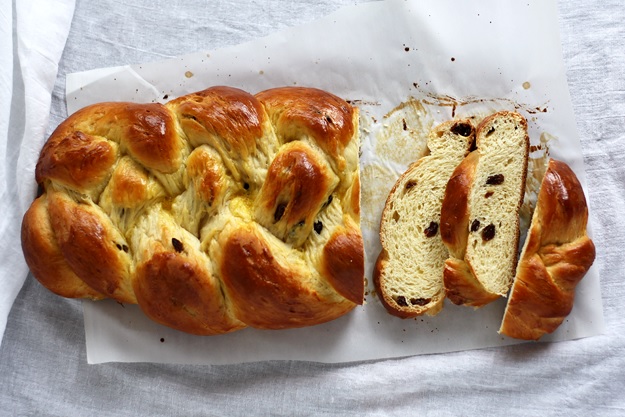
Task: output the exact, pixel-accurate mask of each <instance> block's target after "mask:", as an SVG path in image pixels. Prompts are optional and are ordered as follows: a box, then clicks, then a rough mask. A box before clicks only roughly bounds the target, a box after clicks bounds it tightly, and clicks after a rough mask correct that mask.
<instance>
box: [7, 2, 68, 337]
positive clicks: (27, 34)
mask: <svg viewBox="0 0 625 417" xmlns="http://www.w3.org/2000/svg"><path fill="white" fill-rule="evenodd" d="M14 12H15V19H14V18H13V15H14ZM73 14H74V0H55V1H47V0H28V1H19V0H17V1H16V2H15V4H12V1H11V0H1V3H0V161H2V168H3V169H2V170H0V343H2V339H3V337H2V336H3V334H4V329H5V327H6V321H7V316H8V315H9V311H10V309H11V306H12V305H13V301H14V300H15V297H16V296H17V294H18V292H19V290H20V288H22V284H23V283H24V280H25V279H26V276H27V274H28V268H27V266H26V263H25V262H24V256H23V255H22V251H21V246H20V243H19V242H20V225H21V223H22V221H21V219H22V216H23V215H24V212H25V211H26V209H27V208H28V206H29V205H30V202H31V201H32V197H34V194H35V190H34V189H33V185H32V184H33V181H32V177H33V175H34V166H35V163H36V162H37V161H36V159H35V160H32V158H29V159H24V158H22V156H24V155H28V156H30V157H32V156H33V155H34V154H36V152H29V151H28V150H29V149H30V150H32V149H41V146H42V145H43V142H44V141H45V133H46V128H47V127H48V119H49V114H50V103H51V101H52V89H53V88H54V83H55V80H56V75H57V69H58V63H59V60H60V59H61V53H62V52H63V48H64V47H65V41H66V39H67V35H68V33H69V28H70V23H71V21H72V17H73ZM14 22H16V25H15V27H14ZM15 51H17V57H16V56H14V53H15ZM18 63H19V68H15V67H14V64H18ZM14 78H15V79H14ZM20 197H21V198H20Z"/></svg>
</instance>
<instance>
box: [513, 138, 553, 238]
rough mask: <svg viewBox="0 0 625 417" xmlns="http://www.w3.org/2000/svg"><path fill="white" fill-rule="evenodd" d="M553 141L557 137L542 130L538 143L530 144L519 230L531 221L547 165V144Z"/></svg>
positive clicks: (523, 228)
mask: <svg viewBox="0 0 625 417" xmlns="http://www.w3.org/2000/svg"><path fill="white" fill-rule="evenodd" d="M554 141H557V137H555V136H553V135H552V134H550V133H547V132H543V133H542V134H541V135H540V137H539V142H538V144H536V145H531V146H530V157H529V160H528V161H527V179H526V181H525V196H524V198H523V204H522V205H521V209H520V210H519V221H520V226H521V230H523V231H525V230H526V229H527V228H529V225H530V223H531V221H532V215H533V213H534V209H535V208H536V200H537V199H538V192H539V191H540V185H541V183H542V181H543V177H544V176H545V172H546V171H547V166H548V165H549V158H550V153H549V146H550V145H551V144H552V142H554Z"/></svg>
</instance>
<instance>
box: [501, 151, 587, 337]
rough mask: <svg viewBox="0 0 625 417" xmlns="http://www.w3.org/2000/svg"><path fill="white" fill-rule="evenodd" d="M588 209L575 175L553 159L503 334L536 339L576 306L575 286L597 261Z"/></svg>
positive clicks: (507, 312)
mask: <svg viewBox="0 0 625 417" xmlns="http://www.w3.org/2000/svg"><path fill="white" fill-rule="evenodd" d="M587 223H588V208H587V204H586V198H585V196H584V192H583V189H582V187H581V185H580V183H579V181H578V179H577V177H576V176H575V173H574V172H573V171H572V170H571V168H570V167H569V166H568V165H567V164H565V163H564V162H560V161H556V160H554V159H551V160H550V161H549V166H548V168H547V171H546V173H545V176H544V178H543V181H542V184H541V189H540V192H539V194H538V201H537V204H536V209H535V211H534V215H533V216H532V223H531V225H530V229H529V232H528V237H527V240H526V242H525V245H524V247H523V251H522V253H521V257H520V260H519V265H518V268H517V273H516V278H515V281H514V284H513V287H512V290H511V292H510V299H509V300H508V304H507V306H506V310H505V313H504V317H503V321H502V324H501V328H500V329H499V333H501V334H504V335H506V336H509V337H513V338H516V339H524V340H538V339H540V338H541V337H542V336H543V335H544V334H546V333H552V332H553V331H555V330H556V329H557V328H558V327H559V326H560V324H562V322H563V321H564V319H565V318H566V317H567V316H568V315H569V313H570V312H571V310H572V308H573V302H574V299H575V288H576V286H577V284H578V283H579V282H580V281H581V279H582V278H583V277H584V275H585V274H586V272H588V270H589V269H590V267H591V265H592V264H593V262H594V259H595V246H594V244H593V242H592V240H591V239H590V238H589V237H588V235H587V234H586V226H587Z"/></svg>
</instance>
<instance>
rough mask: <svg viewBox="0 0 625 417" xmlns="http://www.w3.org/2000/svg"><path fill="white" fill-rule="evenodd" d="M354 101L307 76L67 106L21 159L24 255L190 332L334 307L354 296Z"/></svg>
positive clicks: (287, 322) (48, 279)
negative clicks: (30, 179)
mask: <svg viewBox="0 0 625 417" xmlns="http://www.w3.org/2000/svg"><path fill="white" fill-rule="evenodd" d="M268 114H271V117H272V118H273V119H274V120H273V121H274V122H276V123H277V124H276V125H272V123H271V120H270V118H269V116H268ZM357 117H358V112H357V110H356V109H354V108H352V107H351V106H350V105H349V104H348V103H346V102H345V101H343V100H341V99H339V98H338V97H336V96H334V95H332V94H329V93H327V92H324V91H321V90H316V89H308V88H280V89H274V90H270V91H266V92H261V93H259V94H258V95H257V96H253V95H251V94H249V93H247V92H245V91H242V90H239V89H236V88H231V87H212V88H208V89H206V90H203V91H200V92H197V93H193V94H189V95H186V96H183V97H180V98H177V99H175V100H173V101H171V102H169V103H167V104H166V105H161V104H157V103H151V104H135V103H99V104H95V105H92V106H88V107H86V108H84V109H82V110H79V111H78V112H76V113H75V114H73V115H71V116H70V117H68V118H67V120H65V121H64V122H63V123H61V124H60V125H59V126H58V127H57V129H55V131H54V132H53V134H52V135H51V136H50V138H49V140H48V141H47V143H46V145H45V146H44V148H43V150H42V152H41V155H40V158H39V161H38V163H37V168H36V180H37V182H38V184H39V185H40V187H41V188H42V190H43V195H42V196H41V197H40V198H38V199H37V200H36V201H35V202H33V204H32V207H31V209H30V210H29V211H28V212H27V213H26V215H25V217H24V220H23V225H22V245H23V250H24V255H25V257H26V259H27V262H28V264H29V266H30V267H31V271H32V272H33V274H34V275H35V276H36V278H37V279H38V280H39V281H40V282H41V283H42V284H43V285H44V286H46V287H48V288H50V289H51V290H52V291H54V292H56V293H58V294H60V295H63V296H67V297H87V298H92V299H100V298H105V297H110V298H113V299H115V300H117V301H119V302H123V303H138V304H139V306H140V307H141V309H142V310H143V311H144V312H145V314H146V315H147V316H148V317H150V318H152V319H153V320H155V321H156V322H158V323H161V324H164V325H166V326H169V327H172V328H175V329H178V330H181V331H184V332H188V333H193V334H202V335H209V334H221V333H226V332H230V331H234V330H237V329H240V328H243V327H245V326H254V327H259V328H268V329H277V328H288V327H300V326H308V325H314V324H318V323H322V322H325V321H328V320H332V319H334V318H337V317H338V316H340V315H342V314H345V313H347V312H348V311H350V310H351V309H353V308H354V307H355V306H356V305H357V304H359V303H362V302H363V297H364V248H363V243H362V236H361V232H360V227H359V213H360V198H359V197H360V195H359V186H360V183H359V181H358V178H359V177H358V160H357V158H358V156H357V150H358V130H357V129H356V127H357V125H358V120H357ZM333 199H334V201H335V203H333V204H332V200H333ZM321 220H323V222H322V221H321ZM261 226H262V227H261ZM233 230H235V231H236V232H233ZM270 233H273V234H275V237H274V236H271V235H270ZM269 236H270V237H269ZM220 245H222V246H223V247H220ZM209 253H210V257H209V256H208V254H209ZM251 253H253V254H255V257H248V255H249V254H251ZM40 255H41V256H40ZM226 255H227V256H226ZM261 310H262V311H261Z"/></svg>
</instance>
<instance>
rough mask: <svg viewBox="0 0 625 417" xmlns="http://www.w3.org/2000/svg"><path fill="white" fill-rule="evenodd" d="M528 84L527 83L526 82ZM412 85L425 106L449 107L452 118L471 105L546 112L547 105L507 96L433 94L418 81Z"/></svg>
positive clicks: (527, 111)
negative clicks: (536, 104)
mask: <svg viewBox="0 0 625 417" xmlns="http://www.w3.org/2000/svg"><path fill="white" fill-rule="evenodd" d="M528 84H529V83H528ZM412 86H413V87H414V88H415V89H416V90H418V91H419V93H420V95H423V96H424V98H423V99H422V100H421V101H422V102H423V104H425V105H426V106H433V107H451V110H452V118H454V117H455V116H456V114H457V112H458V109H459V108H461V107H470V106H472V105H480V104H481V105H488V106H491V107H494V108H501V107H506V108H513V109H514V110H515V111H519V112H525V113H527V114H531V115H534V114H538V113H547V112H548V106H547V105H546V104H545V105H542V106H532V105H529V104H525V103H519V102H517V101H514V100H511V99H509V98H480V97H473V96H468V97H464V98H456V97H452V96H450V95H448V94H435V93H432V92H431V91H426V90H425V89H423V88H422V87H421V86H420V85H419V83H416V82H413V83H412Z"/></svg>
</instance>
